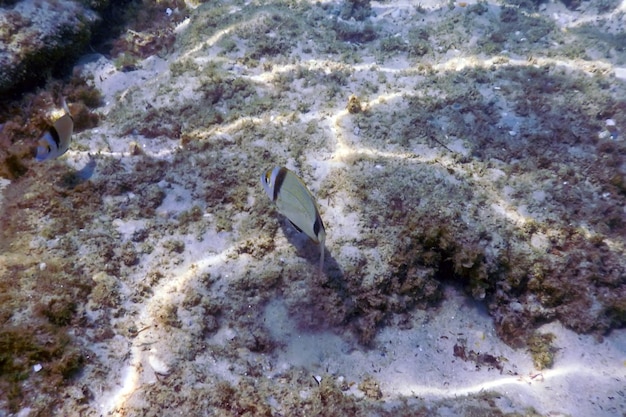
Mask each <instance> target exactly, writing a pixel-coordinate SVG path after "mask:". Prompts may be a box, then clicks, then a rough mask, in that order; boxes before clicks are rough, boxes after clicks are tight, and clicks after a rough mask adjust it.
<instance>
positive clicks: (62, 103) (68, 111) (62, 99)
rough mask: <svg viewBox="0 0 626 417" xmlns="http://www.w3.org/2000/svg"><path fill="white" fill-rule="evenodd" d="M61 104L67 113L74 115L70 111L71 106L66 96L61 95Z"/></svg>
mask: <svg viewBox="0 0 626 417" xmlns="http://www.w3.org/2000/svg"><path fill="white" fill-rule="evenodd" d="M61 106H63V110H64V111H65V113H66V114H69V115H70V116H71V115H72V113H70V108H69V107H68V105H67V102H66V101H65V97H61Z"/></svg>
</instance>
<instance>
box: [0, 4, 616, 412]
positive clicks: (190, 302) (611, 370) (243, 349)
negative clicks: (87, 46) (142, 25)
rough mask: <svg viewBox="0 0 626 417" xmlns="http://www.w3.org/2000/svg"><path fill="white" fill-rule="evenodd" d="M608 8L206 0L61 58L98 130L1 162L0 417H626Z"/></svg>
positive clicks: (612, 23)
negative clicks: (162, 35) (171, 26)
mask: <svg viewBox="0 0 626 417" xmlns="http://www.w3.org/2000/svg"><path fill="white" fill-rule="evenodd" d="M164 13H165V11H164ZM625 13H626V6H625V3H619V2H610V1H609V2H607V1H592V2H582V3H581V4H580V5H579V6H578V8H577V10H575V11H573V10H570V9H568V8H567V7H566V5H564V4H563V3H560V2H557V3H555V2H548V3H541V4H539V5H537V4H534V3H530V2H528V3H526V2H523V1H521V2H517V3H491V2H467V3H465V2H464V3H438V2H431V1H426V2H371V3H370V2H354V3H350V2H346V3H340V2H317V3H310V2H289V1H287V2H282V1H276V2H269V3H268V2H261V3H255V2H237V1H224V2H220V3H213V2H209V3H206V4H202V5H200V6H198V7H197V8H194V9H190V10H189V17H187V18H184V19H181V21H182V23H180V24H179V25H177V27H176V43H175V45H174V46H173V47H172V48H170V49H169V50H167V51H164V52H162V53H160V54H158V55H154V56H151V57H149V58H147V59H145V60H141V61H139V62H138V63H137V64H136V66H135V67H136V68H132V69H133V70H132V71H129V70H128V68H126V69H125V71H121V70H120V69H118V68H116V66H115V65H114V63H113V62H112V61H111V60H109V59H107V58H106V57H104V56H99V55H96V56H89V57H85V59H84V60H82V61H81V63H80V65H79V66H78V67H77V71H81V72H82V74H83V75H84V76H86V77H89V78H90V79H91V80H92V81H91V82H92V83H93V85H94V86H95V87H96V88H98V89H99V90H100V91H101V92H102V94H103V96H104V101H105V104H104V106H102V107H101V108H99V109H98V111H99V112H100V113H101V115H102V120H101V122H100V125H99V126H98V127H96V128H94V129H90V130H85V131H82V132H80V133H78V134H76V135H75V138H74V144H73V145H72V148H71V150H70V151H69V152H68V153H67V155H65V156H63V157H62V158H60V159H58V160H55V161H51V162H47V163H45V164H40V165H33V166H31V167H30V171H29V173H28V174H27V175H25V176H24V177H22V178H19V179H17V180H14V181H4V180H3V182H1V183H0V187H2V190H3V199H2V200H0V202H1V204H2V205H3V217H2V222H3V223H2V225H3V242H2V252H1V253H0V274H1V275H0V276H1V277H2V278H1V281H0V282H1V283H2V286H3V289H4V290H5V291H3V293H4V295H3V298H2V302H3V303H4V305H5V306H7V308H9V307H10V312H9V313H6V312H3V315H2V316H1V317H2V318H3V321H4V323H5V324H4V325H3V326H4V329H3V337H5V339H4V340H5V345H4V347H5V348H6V349H7V351H11V349H14V348H15V352H16V353H15V356H16V357H19V360H18V359H16V360H15V363H13V362H12V365H11V366H12V368H11V369H21V368H19V366H20V364H22V365H24V364H25V365H27V368H25V369H27V370H28V371H27V372H25V373H22V374H21V377H20V378H21V379H19V382H18V383H17V384H15V383H7V382H6V381H3V383H2V386H1V387H2V389H3V395H2V396H0V408H2V410H0V416H5V415H7V416H8V415H19V416H29V415H33V416H34V415H68V416H69V415H82V416H100V415H102V416H135V415H137V416H139V415H141V416H152V415H154V416H170V415H187V416H192V415H219V416H222V415H224V416H228V415H233V416H235V415H237V416H238V415H246V416H257V415H263V416H270V415H272V416H300V415H302V416H304V415H328V416H331V415H332V416H348V415H380V416H403V415H406V416H409V415H411V416H417V415H420V416H422V415H423V416H447V415H457V416H504V415H509V416H539V415H541V416H561V415H562V416H597V417H602V416H607V417H608V416H618V415H625V414H626V389H625V388H624V387H625V386H626V331H625V330H624V329H623V327H624V323H625V321H626V288H625V287H626V282H625V281H626V278H625V277H626V260H625V259H626V256H625V255H626V254H625V247H624V236H625V235H626V221H625V220H624V219H625V218H626V209H625V203H626V163H625V159H624V155H625V150H626V149H625V148H626V146H625V141H624V134H623V133H622V130H626V101H625V99H624V97H626V94H625V82H626V50H625V48H624V45H626V37H625V32H624V25H625V23H626V22H625V20H626V18H625ZM275 165H284V166H287V167H289V168H290V169H292V170H294V171H295V172H297V173H298V174H299V175H300V176H301V177H302V179H303V180H304V182H305V183H306V184H307V185H308V187H309V188H310V189H311V190H312V191H313V194H314V195H316V196H317V198H318V203H319V206H320V211H321V215H322V218H323V220H324V222H325V225H326V230H327V236H328V238H327V241H326V250H327V252H326V258H327V262H326V265H325V273H324V276H323V277H319V276H317V271H316V267H317V259H318V258H317V257H318V256H319V248H317V247H316V246H315V245H314V244H312V243H311V242H309V241H308V240H307V238H306V237H303V236H301V235H299V234H298V233H297V232H296V231H295V230H294V229H293V228H292V227H291V226H290V225H289V224H288V222H286V220H285V219H284V218H282V217H281V216H280V215H279V214H278V213H276V211H275V210H274V208H273V206H272V205H271V202H270V201H269V199H267V197H266V196H265V194H264V192H263V189H262V187H261V185H260V182H259V177H260V175H261V173H262V172H264V170H266V169H268V168H271V167H273V166H275ZM9 336H10V337H11V338H12V339H9ZM46 338H47V339H46ZM10 340H11V341H10ZM13 340H15V342H13ZM537 341H543V343H539V342H537ZM18 342H19V343H18ZM40 345H43V346H47V348H44V349H42V348H40V347H38V346H40ZM16 346H21V347H20V348H19V349H20V352H21V353H18V348H17V347H16ZM20 355H22V356H20ZM5 360H6V359H5ZM3 366H4V365H3ZM542 368H543V369H542ZM8 369H9V368H8V367H5V371H6V370H8ZM7 373H8V371H7Z"/></svg>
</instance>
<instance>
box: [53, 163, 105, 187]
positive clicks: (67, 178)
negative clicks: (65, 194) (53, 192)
mask: <svg viewBox="0 0 626 417" xmlns="http://www.w3.org/2000/svg"><path fill="white" fill-rule="evenodd" d="M95 170H96V159H95V158H94V157H93V156H91V155H89V161H88V162H87V164H85V166H84V167H82V168H81V169H79V170H73V169H72V170H70V171H69V172H66V173H65V174H63V175H62V176H61V178H60V180H59V184H58V185H59V186H60V187H62V188H66V189H69V190H71V189H73V188H75V187H76V186H77V185H78V184H81V183H83V182H85V181H87V180H89V179H90V178H91V177H92V176H93V174H94V172H95Z"/></svg>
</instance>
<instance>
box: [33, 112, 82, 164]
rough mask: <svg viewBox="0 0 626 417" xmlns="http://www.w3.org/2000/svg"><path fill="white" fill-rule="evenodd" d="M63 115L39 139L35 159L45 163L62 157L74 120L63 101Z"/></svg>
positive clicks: (68, 141)
mask: <svg viewBox="0 0 626 417" xmlns="http://www.w3.org/2000/svg"><path fill="white" fill-rule="evenodd" d="M63 110H65V114H64V115H63V116H61V117H59V118H58V119H57V120H56V121H55V122H54V124H53V125H52V126H50V129H48V131H47V132H46V133H45V134H44V135H43V136H42V137H41V139H39V142H38V144H37V153H36V154H35V159H36V160H38V161H47V160H48V159H55V158H58V157H59V156H61V155H63V154H64V153H65V152H67V150H68V149H69V147H70V142H71V140H72V133H73V132H74V119H72V115H71V114H70V109H69V108H68V107H67V103H65V100H63Z"/></svg>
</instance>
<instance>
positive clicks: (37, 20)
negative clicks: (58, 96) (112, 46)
mask: <svg viewBox="0 0 626 417" xmlns="http://www.w3.org/2000/svg"><path fill="white" fill-rule="evenodd" d="M99 20H100V18H99V17H98V14H97V13H96V12H95V11H93V10H91V9H89V8H87V7H85V6H84V5H83V4H81V3H79V2H74V1H68V0H22V1H18V2H14V1H0V95H1V96H6V95H8V94H11V93H16V92H18V91H20V90H21V89H23V88H24V87H29V86H32V85H35V84H36V83H38V82H41V81H42V80H44V79H45V78H46V77H48V76H50V75H56V74H57V73H60V72H62V71H63V70H66V69H69V68H71V66H72V65H73V62H74V60H75V59H76V57H78V56H79V55H80V54H81V53H84V49H85V47H86V46H87V45H88V44H89V41H90V39H91V33H92V30H93V28H94V26H95V24H96V23H98V21H99Z"/></svg>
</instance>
